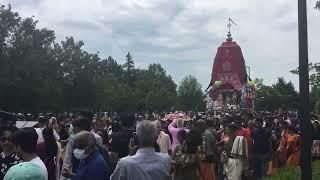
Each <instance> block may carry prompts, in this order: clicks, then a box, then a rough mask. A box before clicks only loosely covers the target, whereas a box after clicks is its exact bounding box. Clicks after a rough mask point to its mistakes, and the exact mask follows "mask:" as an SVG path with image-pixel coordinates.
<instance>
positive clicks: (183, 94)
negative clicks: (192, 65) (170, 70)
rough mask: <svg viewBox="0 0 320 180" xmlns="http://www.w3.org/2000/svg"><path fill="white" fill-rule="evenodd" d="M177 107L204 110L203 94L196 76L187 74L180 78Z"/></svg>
mask: <svg viewBox="0 0 320 180" xmlns="http://www.w3.org/2000/svg"><path fill="white" fill-rule="evenodd" d="M177 94H178V102H179V106H178V107H179V108H181V109H182V110H204V109H205V103H204V101H203V99H204V94H203V91H202V86H201V84H200V83H199V81H198V80H197V78H196V77H194V76H192V75H189V76H186V77H184V78H183V79H182V81H181V83H180V85H179V87H178V92H177Z"/></svg>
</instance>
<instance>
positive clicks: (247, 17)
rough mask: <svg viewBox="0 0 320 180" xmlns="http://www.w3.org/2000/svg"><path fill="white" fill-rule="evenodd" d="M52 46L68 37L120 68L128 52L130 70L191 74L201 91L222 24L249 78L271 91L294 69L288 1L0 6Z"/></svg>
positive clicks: (317, 18)
mask: <svg viewBox="0 0 320 180" xmlns="http://www.w3.org/2000/svg"><path fill="white" fill-rule="evenodd" d="M315 1H316V0H309V1H308V18H309V19H308V25H309V27H308V28H309V57H310V58H309V59H310V61H311V62H316V61H318V62H319V61H320V11H316V10H315V9H314V8H313V7H314V5H315ZM0 2H1V4H8V3H10V4H11V5H12V7H13V9H14V10H15V11H18V12H19V14H20V15H21V16H23V17H29V16H35V18H36V19H38V20H39V21H40V22H39V25H38V26H39V27H47V28H49V29H52V30H54V31H55V33H56V37H57V41H61V40H63V39H64V38H65V37H66V36H71V35H72V36H74V37H75V38H76V39H77V40H83V41H84V42H85V49H86V50H88V51H90V52H99V53H100V56H101V57H102V58H104V57H108V56H112V57H114V58H115V59H116V60H118V61H119V62H121V63H123V61H124V59H125V55H126V53H127V52H128V51H130V52H131V54H132V55H133V57H134V60H135V63H136V66H138V67H141V68H145V67H147V66H148V64H150V63H160V64H161V65H163V66H164V68H165V69H166V70H167V72H168V73H169V74H171V75H172V77H173V79H174V80H175V82H176V83H179V82H180V81H181V79H182V78H183V77H184V76H186V75H189V74H192V75H195V76H196V77H197V78H198V79H199V81H200V82H201V83H202V85H203V88H206V86H207V85H208V83H209V81H210V78H211V69H212V64H213V58H214V56H215V54H216V50H217V47H218V46H219V45H220V44H221V43H222V42H223V41H224V40H225V38H226V34H227V27H226V24H227V21H228V18H229V17H231V18H232V19H233V20H234V21H235V22H236V23H237V24H238V26H234V27H233V28H232V35H233V38H234V40H235V41H237V42H238V44H239V45H240V46H241V48H242V52H243V54H244V57H245V61H246V65H247V66H250V67H251V76H252V78H255V77H259V78H264V80H265V83H266V84H272V83H274V82H275V81H276V78H277V77H280V76H284V77H285V78H286V79H287V80H291V81H293V82H294V84H295V86H296V87H298V78H297V77H296V76H295V75H292V74H290V73H289V71H290V70H292V69H295V67H297V65H298V29H297V28H298V24H297V18H298V17H297V1H296V0H269V1H266V0H0Z"/></svg>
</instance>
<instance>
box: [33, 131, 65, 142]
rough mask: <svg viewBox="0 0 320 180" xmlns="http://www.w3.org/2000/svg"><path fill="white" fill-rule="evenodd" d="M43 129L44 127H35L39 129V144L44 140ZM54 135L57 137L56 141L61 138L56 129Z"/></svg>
mask: <svg viewBox="0 0 320 180" xmlns="http://www.w3.org/2000/svg"><path fill="white" fill-rule="evenodd" d="M43 129H44V128H35V130H36V131H37V134H38V141H37V144H40V143H42V142H43V141H44V139H43V135H42V130H43ZM53 135H54V138H55V139H56V141H59V140H60V137H59V135H58V133H57V132H56V131H55V130H53Z"/></svg>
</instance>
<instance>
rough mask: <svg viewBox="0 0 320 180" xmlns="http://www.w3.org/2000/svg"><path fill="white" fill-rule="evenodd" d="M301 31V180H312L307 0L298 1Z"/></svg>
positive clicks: (299, 29) (299, 28)
mask: <svg viewBox="0 0 320 180" xmlns="http://www.w3.org/2000/svg"><path fill="white" fill-rule="evenodd" d="M298 24H299V27H298V31H299V92H300V107H299V118H300V124H301V126H300V127H301V142H302V150H301V158H300V168H301V180H312V169H311V168H312V167H311V139H312V134H311V122H310V107H309V106H310V104H309V63H308V27H307V7H306V0H298Z"/></svg>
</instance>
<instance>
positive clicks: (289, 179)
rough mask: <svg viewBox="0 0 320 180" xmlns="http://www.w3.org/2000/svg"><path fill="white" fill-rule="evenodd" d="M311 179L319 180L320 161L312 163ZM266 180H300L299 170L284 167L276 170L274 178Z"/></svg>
mask: <svg viewBox="0 0 320 180" xmlns="http://www.w3.org/2000/svg"><path fill="white" fill-rule="evenodd" d="M312 167H313V169H312V172H313V173H312V174H313V175H312V177H313V178H312V179H313V180H320V161H315V162H313V165H312ZM267 180H300V169H299V168H293V167H286V168H282V169H279V170H278V173H277V174H276V175H274V176H271V177H268V178H267Z"/></svg>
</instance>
